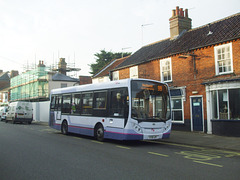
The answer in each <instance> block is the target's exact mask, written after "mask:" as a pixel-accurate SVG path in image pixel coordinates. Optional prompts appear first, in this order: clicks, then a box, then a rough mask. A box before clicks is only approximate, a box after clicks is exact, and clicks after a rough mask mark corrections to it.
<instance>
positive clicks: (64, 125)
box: [61, 121, 68, 135]
mask: <svg viewBox="0 0 240 180" xmlns="http://www.w3.org/2000/svg"><path fill="white" fill-rule="evenodd" d="M61 131H62V133H63V134H64V135H67V134H68V123H67V121H63V123H62V128H61Z"/></svg>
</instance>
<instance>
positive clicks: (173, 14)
mask: <svg viewBox="0 0 240 180" xmlns="http://www.w3.org/2000/svg"><path fill="white" fill-rule="evenodd" d="M174 16H176V10H175V9H173V10H172V17H174Z"/></svg>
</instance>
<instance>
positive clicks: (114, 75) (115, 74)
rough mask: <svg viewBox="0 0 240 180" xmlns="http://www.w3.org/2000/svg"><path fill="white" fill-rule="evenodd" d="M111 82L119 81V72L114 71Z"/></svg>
mask: <svg viewBox="0 0 240 180" xmlns="http://www.w3.org/2000/svg"><path fill="white" fill-rule="evenodd" d="M112 80H113V81H117V80H119V71H114V72H113V73H112Z"/></svg>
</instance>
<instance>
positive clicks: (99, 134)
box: [95, 124, 104, 141]
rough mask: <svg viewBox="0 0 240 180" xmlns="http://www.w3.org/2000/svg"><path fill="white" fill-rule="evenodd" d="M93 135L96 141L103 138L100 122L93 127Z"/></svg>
mask: <svg viewBox="0 0 240 180" xmlns="http://www.w3.org/2000/svg"><path fill="white" fill-rule="evenodd" d="M95 137H96V139H97V140H98V141H103V140H104V128H103V126H102V125H101V124H98V125H97V127H96V129H95Z"/></svg>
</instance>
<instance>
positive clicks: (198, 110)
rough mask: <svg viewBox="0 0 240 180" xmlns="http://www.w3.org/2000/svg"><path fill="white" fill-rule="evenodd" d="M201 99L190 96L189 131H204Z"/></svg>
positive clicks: (200, 97)
mask: <svg viewBox="0 0 240 180" xmlns="http://www.w3.org/2000/svg"><path fill="white" fill-rule="evenodd" d="M202 100H203V98H202V96H191V97H190V102H191V130H192V131H204V126H203V125H204V123H203V101H202Z"/></svg>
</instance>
